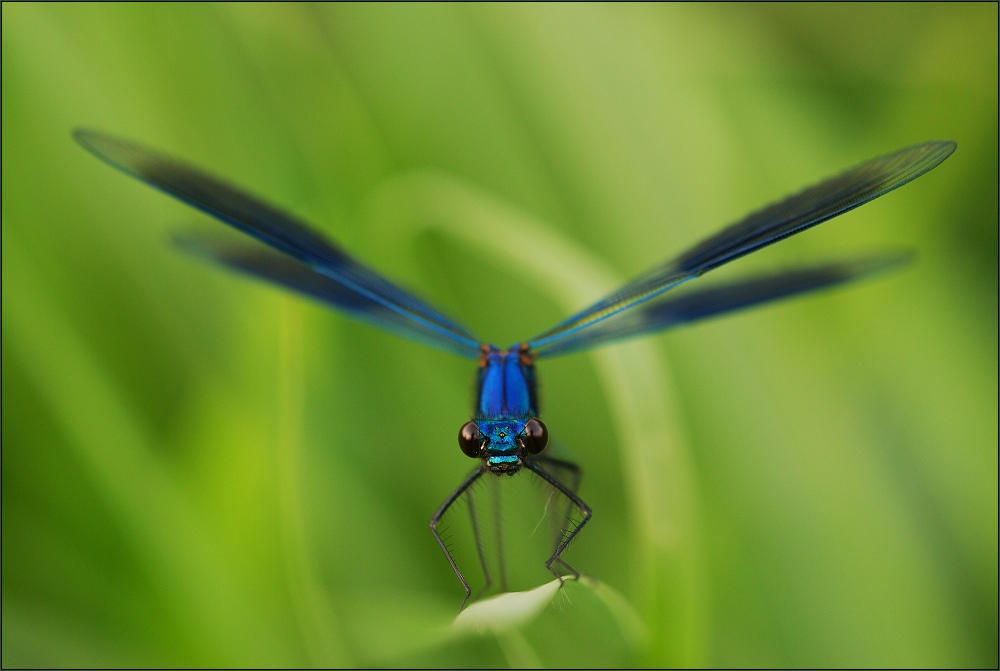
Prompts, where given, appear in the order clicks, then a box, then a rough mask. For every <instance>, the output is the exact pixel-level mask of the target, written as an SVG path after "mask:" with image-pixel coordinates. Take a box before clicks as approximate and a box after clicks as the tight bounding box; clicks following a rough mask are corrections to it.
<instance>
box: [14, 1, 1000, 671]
mask: <svg viewBox="0 0 1000 671" xmlns="http://www.w3.org/2000/svg"><path fill="white" fill-rule="evenodd" d="M2 11H3V42H2V49H3V82H2V86H3V89H2V94H3V98H2V100H3V149H2V151H3V229H2V230H3V462H2V496H3V499H2V503H3V518H2V523H3V528H2V529H3V531H2V533H3V538H2V540H3V545H2V547H3V584H2V587H3V597H2V598H3V601H2V604H3V613H2V614H3V664H4V666H62V665H65V666H86V665H95V666H111V665H120V666H132V665H159V666H181V665H195V666H209V665H225V666H239V665H250V666H285V665H293V666H297V665H310V664H316V665H365V664H369V665H371V664H423V665H430V666H440V665H457V666H484V665H494V664H497V665H503V664H507V663H524V664H528V663H533V662H535V661H540V662H544V663H545V664H548V665H585V664H595V665H610V664H618V663H635V662H638V663H647V664H654V665H702V664H704V665H713V666H764V667H774V666H776V667H785V666H986V667H989V666H995V665H996V664H997V631H998V623H997V493H998V492H997V229H998V215H997V181H998V176H997V141H998V138H997V6H996V4H972V5H969V4H939V5H934V4H908V5H897V4H885V5H875V6H872V5H784V4H782V5H773V6H769V5H745V6H728V5H680V6H678V5H668V6H657V5H561V4H560V5H547V6H535V5H474V6H463V5H388V6H379V5H368V4H365V5H336V6H329V7H327V6H315V5H309V6H304V7H302V6H289V5H277V6H276V5H250V6H240V5H200V4H199V5H126V4H122V5H118V4H112V5H75V4H67V5H32V4H11V3H4V5H3V10H2ZM77 126H89V127H94V128H98V129H102V130H106V131H109V132H112V133H116V134H120V135H125V136H129V137H133V138H136V139H139V140H141V141H143V142H145V143H147V144H149V145H151V146H154V147H159V148H161V149H163V150H165V151H168V152H169V153H172V154H175V155H178V156H181V157H184V158H186V159H188V160H190V161H192V162H194V163H195V164H198V165H201V166H203V167H205V168H206V169H209V170H211V171H213V172H215V173H217V174H220V175H223V176H226V177H227V178H229V179H231V180H232V181H234V182H236V183H238V184H242V185H245V186H246V187H247V188H249V189H250V190H252V191H254V192H256V193H259V194H260V195H262V196H264V197H266V198H268V199H269V200H271V201H272V202H274V203H276V204H279V205H282V206H284V207H286V208H288V209H290V210H292V211H294V212H296V213H299V214H301V215H302V216H303V217H305V218H307V219H308V220H310V221H312V222H314V223H315V225H316V226H317V227H318V228H320V229H321V230H323V231H324V232H326V233H328V234H329V235H330V236H332V237H333V238H335V239H336V240H338V241H339V242H341V243H342V244H343V245H344V246H345V247H347V248H348V249H350V250H352V251H354V252H355V253H356V254H357V255H358V256H359V257H360V258H362V259H364V260H366V261H367V262H369V263H371V264H372V265H373V266H375V267H376V268H379V269H381V270H383V271H384V272H385V273H386V274H388V275H389V276H390V277H392V278H394V279H397V280H399V281H400V282H402V283H404V284H406V285H408V286H411V287H413V288H414V289H416V290H417V291H419V292H420V293H421V294H422V295H424V296H426V297H427V298H429V299H430V300H431V301H433V302H434V303H435V304H438V305H440V306H441V307H442V308H444V309H445V310H446V311H448V312H449V313H450V314H453V315H455V316H457V317H458V318H459V319H461V320H462V321H463V322H465V323H466V324H468V325H469V326H470V327H471V328H472V330H473V331H474V332H476V333H479V334H481V335H482V337H484V338H487V339H489V340H491V341H494V342H497V343H499V344H501V345H505V344H507V343H509V342H512V341H516V340H518V339H520V338H524V337H528V336H530V335H532V334H534V333H537V332H539V331H541V330H542V329H543V328H545V327H548V326H550V325H551V324H552V323H554V322H555V321H556V320H557V319H559V318H560V317H563V316H565V315H566V314H568V312H569V311H570V310H572V309H573V308H575V307H582V306H583V305H585V303H586V301H587V300H592V299H596V298H597V297H598V293H599V291H600V290H601V289H602V288H604V287H606V286H607V284H608V283H609V282H612V281H617V280H622V279H625V278H627V277H628V276H630V275H633V274H636V273H638V272H641V271H643V270H645V269H646V268H647V267H649V266H650V265H652V264H654V263H656V262H658V261H660V260H662V259H663V258H665V257H667V256H668V255H670V254H672V253H675V252H678V251H680V250H682V249H683V248H684V247H685V246H686V245H689V244H691V243H694V242H696V241H697V240H698V239H700V238H701V237H703V236H705V235H707V234H709V233H712V232H714V231H715V230H716V229H717V228H718V227H720V226H722V225H723V224H725V223H727V222H730V221H732V220H735V219H736V218H738V217H739V216H741V215H743V214H745V213H746V212H748V211H750V210H751V209H754V208H756V207H758V206H761V205H763V204H765V203H767V202H769V201H772V200H774V199H776V198H779V197H781V196H784V195H786V194H788V193H790V192H793V191H795V190H797V189H799V188H800V187H803V186H806V185H808V184H810V183H813V182H815V181H817V180H818V179H820V178H822V177H825V176H828V175H830V174H833V173H835V172H837V171H839V170H841V169H843V168H846V167H849V166H851V165H853V164H855V163H857V162H859V161H861V160H864V159H867V158H870V157H873V156H876V155H878V154H880V153H884V152H887V151H891V150H894V149H897V148H899V147H902V146H906V145H908V144H913V143H916V142H920V141H924V140H929V139H954V140H956V141H957V142H958V151H957V152H956V153H955V155H954V156H953V157H952V158H950V159H949V160H948V161H947V162H945V163H944V164H943V165H942V166H941V167H939V168H938V169H936V170H935V171H933V172H931V173H930V174H928V175H926V176H924V177H922V178H920V179H919V180H918V181H916V182H914V183H913V184H911V185H908V186H906V187H904V188H903V189H901V190H900V191H898V192H895V193H893V194H890V195H889V196H886V197H885V198H883V199H880V200H879V201H877V202H875V203H872V204H869V205H867V206H865V207H864V208H862V209H860V210H858V211H856V212H853V213H851V214H849V215H846V216H844V217H842V218H839V219H837V220H835V221H833V222H830V223H827V224H824V225H823V226H821V227H819V228H818V229H816V230H815V231H812V232H809V233H806V234H803V235H802V236H798V237H796V238H793V239H790V240H789V241H787V242H783V243H781V244H780V245H777V246H775V247H774V248H771V249H769V250H767V251H765V252H762V253H760V254H759V255H755V256H753V257H750V258H747V259H745V260H744V261H741V262H740V263H739V264H734V267H733V268H732V269H730V268H726V269H724V270H720V271H718V273H717V274H718V275H719V277H720V278H722V277H736V276H737V275H739V274H740V273H744V272H747V271H748V270H749V271H752V270H754V269H756V268H766V267H780V266H781V265H783V264H790V263H796V262H801V261H803V260H810V259H815V260H822V259H826V258H830V257H844V256H849V255H851V254H853V253H858V252H864V251H867V250H870V249H873V248H875V249H877V248H884V247H900V246H903V247H910V248H913V249H915V250H916V252H917V260H916V261H915V263H913V264H912V265H911V266H910V267H908V268H906V269H904V270H902V271H900V272H897V273H895V274H893V275H891V276H888V277H882V278H878V279H876V280H872V281H870V282H865V283H862V284H859V285H857V286H852V287H847V288H844V289H841V290H838V291H834V292H829V293H825V294H822V295H817V296H815V297H810V298H803V299H800V300H795V301H791V302H788V303H784V304H781V305H776V306H773V307H768V308H764V309H759V310H754V311H748V312H746V313H744V314H740V315H735V316H732V317H729V318H725V319H719V320H715V321H711V322H707V323H705V324H701V325H697V326H693V327H689V328H685V329H681V330H678V331H677V332H674V333H671V334H668V335H663V336H658V337H656V338H652V339H648V340H646V341H643V342H642V343H637V344H630V345H626V346H622V347H616V348H611V349H609V350H606V351H602V352H600V353H598V354H596V355H595V356H593V357H588V356H574V357H567V358H565V359H557V360H553V361H551V362H542V363H541V364H540V368H539V373H540V375H541V381H542V385H543V386H542V393H543V394H544V396H543V399H542V401H543V412H544V413H545V414H544V417H545V420H546V422H547V423H548V426H549V428H550V430H551V431H552V432H553V435H554V436H555V437H556V439H557V440H558V441H559V442H560V444H561V445H562V446H564V448H565V449H566V450H567V451H568V452H569V453H572V454H573V455H574V457H575V458H576V459H578V460H579V461H580V462H581V464H582V465H583V467H584V470H585V477H584V481H583V488H582V495H583V496H584V498H585V499H586V500H587V501H588V503H589V504H590V505H591V506H592V507H593V508H594V510H595V516H594V519H593V522H592V524H591V525H590V526H589V527H588V528H587V529H586V531H585V532H584V533H583V534H582V535H581V537H580V539H579V541H578V542H577V543H575V544H574V545H573V546H572V547H571V548H570V550H569V551H568V553H567V558H568V559H569V560H570V561H571V562H572V563H573V564H574V565H575V566H576V567H577V568H579V569H581V570H582V571H584V572H585V573H587V574H589V575H592V576H595V577H597V578H599V579H600V580H601V581H603V582H604V583H606V584H607V585H609V586H611V587H613V588H614V589H616V590H617V591H618V592H620V593H621V594H623V595H624V601H627V602H629V603H624V604H621V605H622V609H623V611H630V609H634V610H635V612H637V613H638V614H639V618H640V619H641V620H642V622H641V625H640V628H642V629H644V631H645V637H644V638H643V637H639V638H638V639H629V638H628V636H625V635H624V634H622V633H621V632H616V631H615V630H614V628H613V627H610V625H609V626H608V627H605V626H603V625H602V623H605V621H607V622H611V621H612V620H611V619H607V620H604V619H601V618H611V615H609V614H608V613H609V611H608V610H607V609H606V608H605V607H604V606H602V605H600V604H598V603H597V601H595V599H597V596H596V595H595V593H594V592H591V591H590V590H588V589H586V588H585V587H583V586H582V585H574V586H573V588H572V589H569V588H567V589H566V590H565V591H564V596H562V597H560V596H558V595H557V597H556V599H555V600H554V601H553V603H552V605H551V606H550V608H549V609H548V610H546V611H545V613H544V614H543V615H542V616H540V617H539V619H537V620H535V621H533V622H532V623H530V624H528V625H527V626H526V627H524V628H523V630H514V631H512V632H508V633H498V634H493V633H486V634H483V635H481V636H465V637H457V638H453V639H448V640H446V641H444V642H442V639H440V637H438V636H437V634H436V633H435V632H440V631H441V628H442V627H446V626H447V624H448V622H449V621H450V620H451V619H452V618H453V616H454V612H455V609H456V608H457V606H458V603H459V600H460V595H461V593H460V590H459V587H458V584H457V581H456V580H455V578H454V576H453V575H452V573H451V571H450V570H449V568H448V566H447V564H446V562H445V561H444V559H443V558H442V557H441V556H440V552H439V549H438V548H437V546H436V545H435V543H434V542H433V539H432V538H431V536H430V534H429V533H428V530H427V518H428V517H429V515H430V514H431V513H432V512H433V511H434V510H435V508H436V507H437V506H438V505H439V503H440V501H441V500H443V499H444V497H445V496H446V495H447V494H448V493H449V492H450V491H451V490H452V488H453V487H454V486H455V485H456V484H457V483H458V482H459V481H460V480H461V478H462V477H463V475H464V474H465V473H466V472H467V469H468V468H469V467H470V463H469V462H468V460H467V459H466V458H465V457H464V456H462V455H461V453H460V452H459V450H458V449H457V446H456V444H455V432H456V430H457V428H458V427H459V425H460V424H461V423H462V422H463V421H465V419H466V418H467V416H468V412H469V405H468V404H469V398H468V396H469V392H470V389H471V386H472V378H473V370H472V368H471V366H470V365H469V363H468V362H466V361H461V360H457V359H455V358H453V357H450V356H449V355H447V354H443V353H438V352H434V351H430V350H425V349H424V348H421V347H419V346H417V345H413V344H410V343H407V342H403V341H399V340H397V339H395V338H393V337H391V336H389V335H385V334H382V333H378V332H375V331H372V330H370V329H368V328H366V327H364V326H360V325H357V324H354V323H350V322H348V321H346V320H345V319H343V318H342V317H340V316H338V315H335V314H332V313H330V312H328V311H326V310H325V309H323V308H321V307H318V306H316V305H314V304H312V303H309V302H306V301H302V300H299V299H297V298H291V297H287V296H286V295H284V294H282V293H281V292H279V291H277V290H273V289H271V288H267V287H264V286H262V285H260V284H255V283H253V282H249V281H246V280H244V279H242V278H238V277H234V276H232V275H228V274H225V273H222V272H219V271H218V270H216V269H213V268H210V267H206V266H204V265H201V264H198V263H196V262H193V261H192V260H191V259H189V258H185V257H183V256H182V255H180V254H178V253H177V252H176V251H175V250H174V249H172V248H171V246H170V245H169V243H168V240H169V234H170V232H171V231H173V230H176V229H178V228H182V229H183V228H189V227H193V228H196V229H204V230H217V229H218V228H220V225H218V224H217V223H215V222H212V221H210V220H209V219H208V218H206V217H204V216H202V215H199V214H197V213H195V212H193V211H192V210H191V209H190V208H187V207H185V206H184V205H182V204H179V203H177V202H174V201H172V200H170V199H168V198H166V197H164V196H163V195H161V194H159V193H157V192H155V191H154V190H152V189H149V188H148V187H146V186H144V185H141V184H139V183H137V182H135V181H134V180H130V179H129V178H127V177H124V176H122V175H121V174H118V173H116V172H114V171H112V170H110V169H108V168H107V167H106V166H104V165H102V164H100V163H99V162H98V161H96V160H95V159H94V158H93V157H92V156H90V155H88V154H87V153H86V152H85V151H83V150H82V149H81V148H80V147H79V146H77V145H76V144H75V143H73V142H72V140H71V138H70V131H71V130H72V129H73V128H74V127H77ZM713 274H715V273H713ZM701 281H704V282H710V281H711V276H709V277H707V278H705V279H704V280H701ZM644 432H645V433H644ZM515 480H516V479H515ZM508 484H509V485H510V486H509V487H508ZM518 487H522V485H520V484H518V483H516V482H511V483H504V489H509V490H510V491H509V492H505V493H509V494H512V495H518V494H519V493H523V492H527V493H526V494H524V495H523V498H524V499H525V502H524V503H523V504H522V507H518V506H517V505H514V507H513V508H511V509H510V510H511V511H513V512H508V520H510V522H511V527H512V532H511V534H509V537H508V541H507V542H508V551H509V552H510V553H511V554H512V555H516V554H517V551H518V548H519V546H520V545H521V542H520V541H521V540H523V535H524V534H529V533H530V532H531V530H532V526H533V525H534V524H535V521H536V517H535V516H537V515H538V510H537V507H535V508H532V507H530V506H531V505H535V506H537V505H539V504H538V502H537V501H533V500H532V499H531V496H532V494H530V492H537V488H535V489H532V488H531V487H522V488H521V489H518ZM508 498H511V497H510V496H509V497H508ZM521 510H525V511H527V512H526V513H524V515H523V516H522V514H521V512H520V511H521ZM529 515H530V516H532V517H530V518H529V517H527V516H529ZM512 517H513V518H516V519H511V518H512ZM522 517H524V519H526V520H527V521H524V519H521V518H522ZM465 519H466V518H465V513H464V511H462V510H459V511H457V513H456V516H455V518H454V520H453V526H454V527H455V529H456V531H457V530H458V528H459V527H462V526H463V525H464V524H465ZM522 527H524V529H522ZM522 531H523V533H522ZM519 534H521V535H520V536H519ZM459 560H460V561H461V562H462V563H463V566H470V565H471V566H473V567H474V566H475V563H476V561H475V556H474V554H470V553H468V552H466V553H465V554H464V555H463V556H460V557H459ZM470 572H471V573H474V572H475V571H474V570H471V569H470ZM547 575H548V574H547V573H546V572H544V570H540V569H539V570H538V572H537V573H532V574H530V575H527V576H522V583H520V584H517V585H515V586H517V587H519V588H522V589H523V588H530V587H534V586H537V585H540V584H542V583H543V582H546V581H547V580H548V578H546V576H547ZM602 603H603V602H602ZM602 608H604V610H602ZM602 631H603V632H605V634H602V635H599V634H597V633H595V632H602ZM634 640H639V643H638V644H633V643H630V641H634Z"/></svg>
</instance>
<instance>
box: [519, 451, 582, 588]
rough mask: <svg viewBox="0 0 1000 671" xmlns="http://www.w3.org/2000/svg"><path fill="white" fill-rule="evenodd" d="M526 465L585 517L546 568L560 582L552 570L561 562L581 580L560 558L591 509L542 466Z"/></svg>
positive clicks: (554, 553) (559, 576)
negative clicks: (555, 563)
mask: <svg viewBox="0 0 1000 671" xmlns="http://www.w3.org/2000/svg"><path fill="white" fill-rule="evenodd" d="M553 461H554V460H553ZM567 463H568V462H567ZM524 465H525V466H527V467H528V468H529V469H531V472H532V473H534V474H535V475H537V476H538V477H540V478H541V479H543V480H545V481H546V482H547V483H549V484H550V485H552V486H553V487H555V488H556V489H558V490H559V491H560V492H562V495H563V496H565V497H566V498H567V499H569V500H570V501H571V502H572V503H573V505H575V506H576V507H577V508H578V509H579V510H580V513H581V514H582V515H583V519H582V520H580V522H579V523H578V524H577V525H576V526H574V527H573V528H572V529H569V530H568V533H567V534H566V537H565V538H563V539H562V541H561V542H560V543H559V545H557V546H556V551H555V552H553V553H552V556H551V557H549V560H548V561H547V562H545V568H547V569H548V570H549V571H551V572H552V573H553V574H554V575H555V576H556V577H557V578H559V579H560V580H562V575H560V573H559V572H558V571H556V570H555V569H554V568H552V564H553V563H554V562H559V563H560V564H561V565H562V566H564V567H566V568H567V569H569V571H570V572H572V573H573V576H574V577H576V578H579V577H580V574H579V573H577V571H576V570H575V569H574V568H573V567H572V566H570V565H569V564H567V563H566V562H565V561H563V560H562V559H560V558H559V556H560V555H561V554H562V553H563V550H565V549H566V546H567V545H569V544H570V542H571V541H572V540H573V539H574V538H575V537H576V535H577V534H578V533H580V529H582V528H583V525H584V524H586V523H587V522H588V521H589V520H590V516H591V514H592V513H591V511H590V508H589V507H588V506H587V504H586V503H584V502H583V501H582V500H581V499H580V497H579V496H577V495H576V494H575V493H574V492H573V490H571V489H570V488H569V487H567V486H566V485H564V484H563V483H561V482H559V480H558V478H556V477H555V476H554V475H552V474H551V473H549V472H548V471H546V470H545V469H544V468H542V467H541V466H540V465H538V464H536V463H534V462H532V461H525V462H524Z"/></svg>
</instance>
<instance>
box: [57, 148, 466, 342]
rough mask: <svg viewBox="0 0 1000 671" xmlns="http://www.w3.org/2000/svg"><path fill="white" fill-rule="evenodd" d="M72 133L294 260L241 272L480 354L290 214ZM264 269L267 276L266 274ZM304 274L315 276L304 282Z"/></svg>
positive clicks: (457, 330) (186, 169)
mask: <svg viewBox="0 0 1000 671" xmlns="http://www.w3.org/2000/svg"><path fill="white" fill-rule="evenodd" d="M74 137H75V138H76V139H77V141H78V142H79V143H80V144H81V145H83V146H84V147H85V148H87V149H88V150H90V151H91V152H93V153H94V154H95V155H97V156H98V157H99V158H101V159H103V160H104V161H106V162H108V163H110V164H111V165H113V166H114V167H116V168H118V169H120V170H122V171H124V172H126V173H128V174H130V175H132V176H133V177H137V178H139V179H141V180H142V181H144V182H146V183H147V184H150V185H152V186H155V187H156V188H158V189H161V190H162V191H164V192H166V193H168V194H170V195H171V196H174V197H175V198H178V199H180V200H183V201H184V202H186V203H188V204H190V205H193V206H194V207H197V208H199V209H201V210H203V211H205V212H207V213H208V214H211V215H212V216H214V217H216V218H218V219H220V220H222V221H224V222H225V223H227V224H229V225H231V226H233V227H234V228H237V229H239V230H240V231H243V232H244V233H247V234H249V235H251V236H253V237H255V238H257V239H258V240H260V241H262V242H264V243H266V244H268V245H270V246H271V247H273V248H274V249H276V250H279V251H280V252H283V253H284V254H287V255H288V256H289V257H292V259H294V260H295V261H297V263H298V264H297V265H296V264H292V263H289V264H286V265H284V266H282V265H281V264H279V263H278V262H277V258H278V257H277V255H270V256H267V257H260V258H259V259H258V262H257V263H256V264H255V263H253V262H251V261H249V259H247V261H246V263H247V264H248V266H254V268H256V270H251V269H250V267H246V268H241V269H243V270H247V271H248V272H254V273H255V274H257V275H261V276H264V277H267V278H268V279H273V280H275V281H278V282H279V283H282V284H286V285H288V286H293V285H292V284H291V282H292V279H293V277H294V281H295V282H296V283H297V284H295V285H294V287H293V288H297V289H300V290H302V291H305V292H306V293H313V295H315V291H313V290H319V288H320V287H322V291H323V292H324V296H322V297H323V298H324V300H326V301H327V302H329V303H331V304H333V305H335V306H337V307H339V308H341V309H344V310H345V311H347V312H348V313H349V314H351V315H352V316H355V317H358V318H362V317H363V318H365V320H366V321H368V322H370V323H374V324H377V325H379V326H390V325H391V329H390V330H392V331H393V332H394V333H396V334H398V335H401V336H403V337H407V338H412V339H413V340H417V341H419V342H421V343H424V344H429V345H432V346H435V347H439V348H441V349H445V350H447V351H450V352H455V353H457V354H461V355H463V356H467V357H470V358H477V357H478V356H479V341H478V340H477V339H476V338H475V336H473V335H472V334H471V333H469V332H468V331H467V330H466V329H465V328H464V327H462V326H461V325H459V324H458V323H457V322H455V321H453V320H451V319H449V318H448V317H446V316H444V315H443V314H441V313H440V312H438V311H437V310H435V309H434V308H432V307H431V306H429V305H428V304H426V303H425V302H423V301H422V300H420V299H419V298H417V297H416V296H414V295H412V294H410V293H409V292H407V291H405V290H404V289H402V288H400V287H398V286H396V285H395V284H393V283H392V282H390V281H389V280H387V279H385V278H384V277H382V276H381V275H379V274H378V273H376V272H375V271H374V270H372V269H371V268H368V267H367V266H365V265H364V264H362V263H361V262H359V261H357V260H355V259H354V258H352V257H351V256H349V255H348V254H347V253H346V252H345V251H343V250H342V249H340V248H339V247H337V246H336V245H334V244H333V243H331V242H330V241H329V240H327V239H326V238H324V237H323V236H322V235H320V234H319V233H317V232H315V231H313V230H312V229H310V228H309V227H308V226H306V225H305V224H303V223H301V222H299V221H297V220H295V219H294V218H293V217H291V216H290V215H288V214H286V213H284V212H282V211H280V210H278V209H275V208H274V207H272V206H270V205H268V204H267V203H265V202H263V201H261V200H259V199H257V198H255V197H254V196H251V195H249V194H247V193H245V192H243V191H241V190H240V189H238V188H236V187H234V186H232V185H230V184H227V183H226V182H223V181H222V180H220V179H217V178H215V177H212V176H210V175H207V174H205V173H203V172H201V171H199V170H197V169H195V168H192V167H191V166H188V165H186V164H184V163H182V162H180V161H178V160H176V159H173V158H170V157H168V156H164V155H163V154H160V153H158V152H155V151H152V150H150V149H146V148H144V147H141V146H139V145H136V144H133V143H131V142H128V141H126V140H122V139H119V138H116V137H112V136H110V135H106V134H103V133H99V132H95V131H89V130H77V131H76V132H75V133H74ZM206 251H207V252H208V254H209V255H211V256H214V257H216V258H218V260H220V261H221V262H223V263H225V264H227V265H236V263H235V261H233V262H232V263H231V262H230V261H229V260H227V259H229V258H230V257H229V253H222V256H216V255H215V254H214V252H213V250H206ZM216 251H220V250H216ZM233 253H235V252H233ZM241 258H246V257H241ZM269 269H270V270H273V271H274V273H273V274H268V270H269ZM293 269H294V272H293ZM307 273H313V274H316V275H318V276H319V277H318V278H317V279H315V280H313V282H312V283H311V284H310V283H308V282H307V281H306V277H305V274H307ZM305 286H309V287H311V290H307V289H305V288H304V287H305ZM347 306H351V307H350V308H348V307H347Z"/></svg>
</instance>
